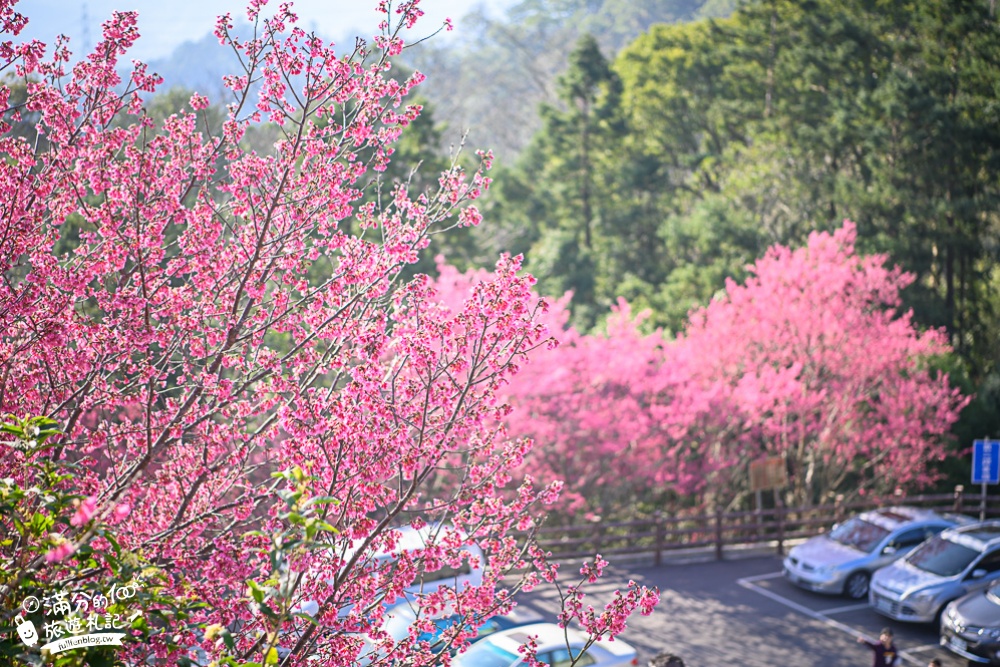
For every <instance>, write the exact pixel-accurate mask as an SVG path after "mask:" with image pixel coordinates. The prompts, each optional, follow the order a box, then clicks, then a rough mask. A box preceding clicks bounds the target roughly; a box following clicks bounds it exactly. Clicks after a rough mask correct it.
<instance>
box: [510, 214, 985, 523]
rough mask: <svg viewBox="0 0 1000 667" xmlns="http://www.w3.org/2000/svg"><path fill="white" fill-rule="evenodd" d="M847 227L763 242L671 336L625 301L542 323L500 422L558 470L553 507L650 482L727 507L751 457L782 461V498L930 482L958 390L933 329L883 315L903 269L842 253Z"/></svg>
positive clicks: (627, 504)
mask: <svg viewBox="0 0 1000 667" xmlns="http://www.w3.org/2000/svg"><path fill="white" fill-rule="evenodd" d="M855 237H856V232H855V228H854V226H853V224H851V223H845V225H844V227H843V228H841V229H840V230H838V231H837V232H836V233H834V234H832V235H831V234H822V233H816V234H813V235H812V236H811V237H810V239H809V243H808V245H807V246H806V247H804V248H800V249H797V250H791V249H789V248H783V247H775V248H772V249H771V250H770V251H769V252H768V253H767V255H766V256H765V257H763V258H762V259H760V260H759V261H758V262H757V263H756V264H755V265H754V266H753V267H751V268H752V271H751V277H750V278H749V279H748V280H747V281H746V283H745V284H742V285H740V284H736V283H734V282H730V283H729V284H728V286H727V290H726V293H725V295H724V296H722V297H721V298H719V299H717V300H715V301H713V302H712V303H711V304H710V305H708V306H707V307H705V308H701V309H697V310H695V311H693V312H692V313H691V316H690V324H689V326H688V329H687V331H686V333H685V334H684V335H682V336H679V337H678V338H677V339H675V340H669V339H665V337H664V336H662V334H661V333H660V332H653V333H648V334H644V333H642V331H641V314H639V315H638V316H635V315H632V314H631V312H630V310H629V308H628V305H627V304H625V303H620V304H619V306H618V307H617V308H616V309H615V311H614V312H613V313H612V314H611V316H610V317H609V318H608V322H607V326H606V329H605V331H603V332H599V333H595V334H589V335H583V334H580V333H579V332H576V331H574V330H573V329H572V328H568V329H565V330H564V331H563V332H562V333H561V334H559V338H560V340H561V345H560V346H559V348H558V349H557V350H555V351H554V352H553V353H552V354H548V355H544V356H540V357H539V358H538V359H536V361H535V363H532V364H531V365H530V366H528V367H527V368H526V369H525V371H524V372H523V373H521V374H519V375H518V376H517V377H515V378H513V379H512V380H511V385H510V388H509V390H508V391H509V392H510V395H511V399H510V400H511V403H512V404H513V405H515V406H517V408H518V409H516V410H515V411H514V412H513V413H512V415H511V416H510V417H509V418H508V422H509V427H510V430H511V432H512V433H516V434H518V435H522V436H526V437H532V438H534V439H536V440H537V441H538V443H539V446H537V447H536V448H535V449H534V450H533V451H532V453H531V454H530V461H531V463H530V468H531V470H532V472H533V473H534V474H536V475H537V477H538V478H539V479H563V480H565V482H566V489H565V491H564V493H563V496H562V501H561V503H562V504H561V505H560V506H559V507H560V509H561V510H563V511H565V512H566V513H567V514H568V515H570V516H571V517H573V518H576V519H578V518H579V517H581V516H586V515H587V514H588V513H590V514H591V515H601V514H609V515H615V516H621V515H626V516H627V515H628V514H629V512H630V511H634V509H635V508H636V506H637V503H646V506H647V507H648V506H649V504H650V503H656V502H662V500H663V499H664V496H662V494H663V493H673V494H675V495H674V496H673V498H674V499H677V498H680V499H687V500H690V498H691V494H701V493H703V492H705V493H711V494H712V501H713V502H715V503H722V504H727V503H731V502H735V501H739V500H740V499H741V498H745V497H746V493H747V486H748V483H747V468H748V464H749V462H750V461H753V460H755V459H758V458H761V457H764V456H781V457H784V458H785V460H786V462H787V464H788V466H789V469H790V473H791V476H790V479H791V488H790V500H791V501H793V502H796V503H812V502H817V501H823V500H831V499H832V497H833V496H834V495H835V494H837V493H848V494H851V493H858V492H861V493H864V492H866V491H873V492H876V493H891V492H892V491H893V490H894V489H895V488H897V487H920V486H923V485H926V484H928V483H929V482H931V481H933V479H934V468H933V463H934V462H936V461H940V460H942V459H943V458H944V457H945V455H946V453H947V451H948V447H947V445H948V442H949V431H950V428H951V426H952V424H954V422H955V421H956V420H957V417H958V413H959V411H960V410H961V409H962V407H963V406H964V405H965V404H966V402H967V398H965V397H962V396H961V395H960V393H959V391H958V389H956V388H952V387H950V386H949V383H948V378H947V377H946V375H945V374H943V373H937V372H935V371H934V368H933V361H934V358H935V357H936V356H938V355H942V354H946V353H947V352H948V351H949V348H948V346H947V344H946V339H945V337H944V336H943V334H942V333H941V332H939V331H925V332H921V331H918V330H917V329H916V327H915V326H914V325H913V323H912V321H911V319H910V315H909V314H908V313H899V312H898V307H899V303H900V300H899V292H900V290H902V289H904V288H905V287H906V286H907V285H908V284H909V283H910V282H911V281H912V277H911V276H909V275H908V274H905V273H902V272H901V271H900V270H899V269H896V268H889V267H887V266H885V263H886V258H885V257H884V256H879V255H876V256H870V257H862V256H859V255H857V254H856V251H855V248H854V241H855ZM557 311H558V308H554V309H552V312H551V313H550V315H549V316H550V317H554V318H555V319H554V320H553V321H552V322H551V323H550V328H551V329H552V330H555V331H557V330H559V329H560V328H564V327H565V317H561V318H560V316H559V315H558V313H557ZM658 493H659V494H661V495H660V496H659V497H658V496H657V495H656V494H658Z"/></svg>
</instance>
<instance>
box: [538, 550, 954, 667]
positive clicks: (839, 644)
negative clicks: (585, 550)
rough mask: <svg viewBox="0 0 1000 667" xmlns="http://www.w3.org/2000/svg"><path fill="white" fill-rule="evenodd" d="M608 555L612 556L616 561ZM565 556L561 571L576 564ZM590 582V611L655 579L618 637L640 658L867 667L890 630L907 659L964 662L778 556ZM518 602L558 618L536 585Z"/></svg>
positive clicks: (717, 664) (644, 568) (621, 570)
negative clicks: (641, 611)
mask: <svg viewBox="0 0 1000 667" xmlns="http://www.w3.org/2000/svg"><path fill="white" fill-rule="evenodd" d="M612 562H613V561H612ZM572 566H573V563H570V562H566V563H564V564H563V567H562V569H563V570H564V571H565V572H567V573H568V572H573V571H575V569H576V568H575V567H572ZM605 574H606V576H605V577H604V578H603V579H602V580H601V581H600V582H598V583H597V584H595V585H594V586H592V587H591V589H589V590H590V592H591V594H592V596H593V597H592V599H590V600H588V601H587V602H588V603H589V604H592V605H593V606H594V607H595V608H600V607H602V606H603V604H604V602H606V601H607V600H608V599H610V595H611V594H612V593H613V592H614V590H615V589H616V588H622V587H623V586H624V585H625V584H626V582H628V580H629V579H633V580H635V581H637V582H639V583H641V584H645V585H647V586H658V587H659V589H660V594H661V596H660V604H659V607H658V608H657V609H656V611H655V612H654V613H653V614H652V615H651V616H648V617H641V616H636V617H634V618H633V619H632V620H631V621H630V622H629V626H628V629H627V630H626V631H625V633H624V634H623V635H622V638H623V639H625V640H626V641H628V642H629V643H630V644H632V645H634V646H635V647H636V648H637V649H638V650H639V659H640V663H641V665H642V666H643V667H644V666H645V663H646V661H647V660H648V659H649V658H651V657H652V656H653V655H655V654H656V653H658V652H660V651H670V652H672V653H676V654H677V655H680V656H681V657H683V658H684V661H685V663H686V665H687V667H728V666H730V665H734V666H735V665H739V666H741V667H774V666H780V667H867V666H868V665H871V664H872V654H871V650H870V649H868V648H867V647H866V646H864V645H862V644H859V643H858V641H857V638H858V636H859V635H864V636H866V637H868V638H869V639H871V640H872V641H875V640H877V637H878V634H879V631H880V630H881V628H883V627H890V628H892V630H893V632H894V634H895V638H896V645H897V647H898V648H899V650H900V654H901V656H902V658H903V660H902V662H901V664H902V665H906V666H918V667H926V665H927V663H928V661H929V660H930V659H931V658H938V659H940V660H941V664H942V665H943V667H965V665H966V661H965V660H964V659H961V658H959V657H958V656H955V655H954V654H952V653H949V652H948V651H946V650H945V649H944V648H942V647H940V646H939V645H938V632H937V628H936V627H933V626H931V625H914V624H908V623H900V622H898V621H893V620H891V619H888V618H885V617H884V616H880V615H879V614H876V613H875V612H874V611H872V610H871V609H869V607H868V605H867V604H866V603H857V602H852V601H850V600H847V599H846V598H842V597H836V596H829V595H822V594H818V593H812V592H809V591H804V590H801V589H799V588H797V587H795V586H793V585H792V584H790V583H789V582H788V581H786V580H785V579H784V578H783V577H782V576H781V559H780V558H779V557H778V556H776V555H770V556H758V557H751V558H740V559H735V560H723V561H713V562H704V563H688V564H672V565H662V566H659V567H653V566H648V565H618V566H616V567H609V568H608V569H607V570H606V571H605ZM520 600H521V604H524V605H525V606H528V607H531V608H533V609H536V610H537V611H539V612H541V613H543V614H544V615H546V616H549V617H554V616H555V614H556V613H557V611H558V607H559V603H558V596H557V595H556V594H555V593H554V592H553V591H551V590H549V591H545V590H541V589H539V590H538V591H537V592H532V594H531V595H526V596H524V597H522V598H520Z"/></svg>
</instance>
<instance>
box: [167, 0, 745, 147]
mask: <svg viewBox="0 0 1000 667" xmlns="http://www.w3.org/2000/svg"><path fill="white" fill-rule="evenodd" d="M736 1H737V0H646V1H645V2H642V3H635V2H632V0H521V1H520V2H519V3H517V4H515V5H514V6H512V7H511V8H510V9H509V10H508V11H507V12H506V13H504V14H503V15H501V16H499V17H496V16H493V15H491V13H490V12H489V11H488V10H487V9H486V8H484V7H483V6H482V5H480V6H479V7H477V8H476V9H473V10H472V11H471V13H470V14H469V15H467V16H466V17H465V18H464V19H463V20H462V25H463V26H464V27H463V30H464V31H465V34H464V35H462V36H460V37H459V39H447V40H435V39H430V40H428V41H426V42H423V43H421V44H417V45H415V46H414V47H412V48H408V49H407V50H406V51H404V53H403V56H401V60H402V63H401V64H403V65H405V66H406V67H410V68H415V69H419V70H420V71H421V72H423V73H424V74H426V75H427V81H426V82H425V83H424V84H423V86H421V88H420V90H419V92H420V94H421V95H422V96H424V97H426V98H428V99H429V100H430V102H431V104H432V106H433V108H434V117H435V119H436V120H437V121H439V122H443V123H444V124H445V125H446V129H445V132H444V142H445V144H456V143H458V141H459V140H460V139H461V138H462V135H463V133H465V132H466V131H467V132H468V141H467V144H468V145H469V146H470V147H471V148H491V149H493V150H494V152H495V153H496V154H497V156H498V158H500V159H501V160H502V161H511V160H513V159H514V158H515V157H516V156H517V154H518V153H519V152H520V151H521V149H523V148H524V146H525V145H527V143H528V140H529V139H530V138H531V136H532V134H534V133H535V132H536V131H537V130H538V129H539V127H540V122H539V117H538V107H539V105H540V104H541V103H542V102H546V103H549V104H555V103H556V102H557V100H556V96H555V85H554V84H555V79H556V77H557V76H558V74H559V73H560V72H562V71H563V69H565V66H566V59H567V56H568V55H569V52H570V51H571V50H572V48H573V45H574V44H575V43H576V41H577V39H578V38H579V37H580V36H581V35H582V34H584V33H586V32H589V33H591V34H593V35H595V36H596V37H597V39H598V42H599V43H600V45H601V47H602V50H603V51H604V53H605V56H607V57H609V58H610V57H613V56H614V54H615V53H617V52H618V50H620V49H621V48H622V47H623V46H625V45H626V44H628V43H629V42H631V41H632V40H633V39H635V38H636V37H638V36H639V35H640V34H642V33H643V32H645V31H646V30H648V29H649V27H650V26H651V25H653V24H655V23H665V22H666V23H670V22H677V21H690V20H694V19H697V18H700V17H702V16H725V15H728V14H729V13H731V12H732V10H733V7H734V5H735V3H736ZM237 30H238V31H239V32H241V33H242V34H249V32H250V30H251V27H250V24H249V23H245V22H244V23H243V24H242V25H239V26H237ZM338 43H340V44H345V45H351V46H353V44H354V38H353V37H349V38H345V39H342V40H340V41H339V42H338ZM150 68H151V69H152V70H153V71H155V72H157V73H159V74H160V75H161V76H163V77H164V80H165V84H164V85H165V89H169V88H171V87H176V86H182V87H185V88H189V89H193V90H197V91H198V92H201V93H203V94H205V95H208V96H209V98H210V99H212V100H213V101H218V102H222V103H225V102H228V99H227V97H228V93H227V92H226V91H225V89H224V88H223V86H222V77H223V75H225V74H231V73H234V72H238V71H239V62H238V60H237V59H236V57H235V55H234V54H233V53H232V52H231V51H229V50H227V49H225V48H223V47H221V46H220V45H219V42H218V39H217V38H216V37H215V36H214V35H212V34H206V35H204V36H203V37H201V38H200V39H198V40H192V41H188V42H185V43H184V44H182V45H181V46H180V47H178V48H177V49H176V50H175V51H174V52H173V53H172V54H171V56H170V57H169V58H164V59H160V60H154V61H152V62H151V63H150Z"/></svg>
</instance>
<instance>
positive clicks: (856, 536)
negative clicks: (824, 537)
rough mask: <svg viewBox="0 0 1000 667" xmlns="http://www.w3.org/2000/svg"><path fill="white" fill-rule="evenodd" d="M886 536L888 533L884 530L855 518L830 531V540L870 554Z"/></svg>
mask: <svg viewBox="0 0 1000 667" xmlns="http://www.w3.org/2000/svg"><path fill="white" fill-rule="evenodd" d="M888 534H889V531H888V530H886V529H885V528H882V527H880V526H876V525H875V524H874V523H869V522H868V521H865V520H863V519H859V518H857V517H855V518H853V519H849V520H848V521H845V522H844V523H842V524H840V525H838V526H836V527H835V528H834V529H833V530H832V531H830V539H831V540H834V541H835V542H840V543H841V544H844V545H846V546H849V547H853V548H855V549H857V550H858V551H864V552H865V553H871V552H872V550H874V549H875V547H877V546H878V544H879V542H881V541H882V540H883V539H885V536H886V535H888Z"/></svg>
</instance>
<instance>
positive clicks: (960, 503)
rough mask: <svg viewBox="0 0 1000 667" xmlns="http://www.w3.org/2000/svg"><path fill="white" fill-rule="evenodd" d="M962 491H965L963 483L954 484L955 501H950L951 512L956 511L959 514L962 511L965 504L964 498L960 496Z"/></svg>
mask: <svg viewBox="0 0 1000 667" xmlns="http://www.w3.org/2000/svg"><path fill="white" fill-rule="evenodd" d="M963 493H965V485H964V484H956V485H955V501H954V503H952V506H951V510H952V511H953V512H957V513H959V514H961V513H962V510H963V509H964V506H965V499H964V498H963V497H962V494H963Z"/></svg>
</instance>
